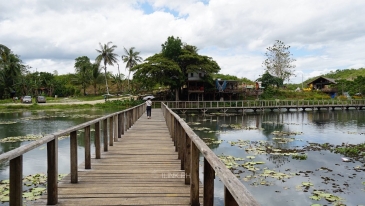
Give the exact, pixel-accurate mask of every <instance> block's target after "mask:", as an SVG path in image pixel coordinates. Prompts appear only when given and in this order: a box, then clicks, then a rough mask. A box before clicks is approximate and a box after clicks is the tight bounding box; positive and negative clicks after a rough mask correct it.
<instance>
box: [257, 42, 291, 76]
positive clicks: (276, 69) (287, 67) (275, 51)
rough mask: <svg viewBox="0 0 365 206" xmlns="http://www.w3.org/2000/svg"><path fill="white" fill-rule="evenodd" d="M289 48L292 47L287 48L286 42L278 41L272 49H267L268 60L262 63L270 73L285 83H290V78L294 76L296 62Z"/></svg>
mask: <svg viewBox="0 0 365 206" xmlns="http://www.w3.org/2000/svg"><path fill="white" fill-rule="evenodd" d="M289 48H290V46H286V45H285V44H284V42H282V41H280V40H276V42H275V44H274V45H273V46H272V47H268V48H267V52H266V53H265V56H266V59H265V61H264V62H263V63H262V64H263V65H264V66H265V67H266V71H267V72H268V73H270V74H271V75H273V76H276V77H278V78H280V79H282V80H283V81H285V80H288V81H289V79H290V77H291V76H293V75H294V70H293V69H294V68H295V65H294V64H293V62H294V61H296V60H295V59H293V58H291V53H290V51H289Z"/></svg>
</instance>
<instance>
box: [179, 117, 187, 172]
mask: <svg viewBox="0 0 365 206" xmlns="http://www.w3.org/2000/svg"><path fill="white" fill-rule="evenodd" d="M178 126H179V127H178V129H179V137H178V138H179V139H180V140H179V141H180V143H181V168H180V169H181V170H185V159H186V140H185V138H186V134H185V131H184V128H183V127H182V126H181V123H180V122H179V123H178Z"/></svg>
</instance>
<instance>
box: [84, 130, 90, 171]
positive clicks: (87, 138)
mask: <svg viewBox="0 0 365 206" xmlns="http://www.w3.org/2000/svg"><path fill="white" fill-rule="evenodd" d="M84 131H85V136H84V141H85V169H91V152H90V149H91V148H90V126H86V127H85V128H84Z"/></svg>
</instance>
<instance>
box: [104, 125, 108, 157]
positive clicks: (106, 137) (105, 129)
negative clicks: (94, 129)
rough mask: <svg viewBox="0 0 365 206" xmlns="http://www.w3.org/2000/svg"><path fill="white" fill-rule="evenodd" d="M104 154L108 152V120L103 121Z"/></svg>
mask: <svg viewBox="0 0 365 206" xmlns="http://www.w3.org/2000/svg"><path fill="white" fill-rule="evenodd" d="M103 139H104V152H107V151H108V119H104V120H103Z"/></svg>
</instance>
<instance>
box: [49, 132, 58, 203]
mask: <svg viewBox="0 0 365 206" xmlns="http://www.w3.org/2000/svg"><path fill="white" fill-rule="evenodd" d="M57 181H58V138H55V139H54V140H52V141H50V142H48V143H47V205H56V204H57V203H58V185H57Z"/></svg>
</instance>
